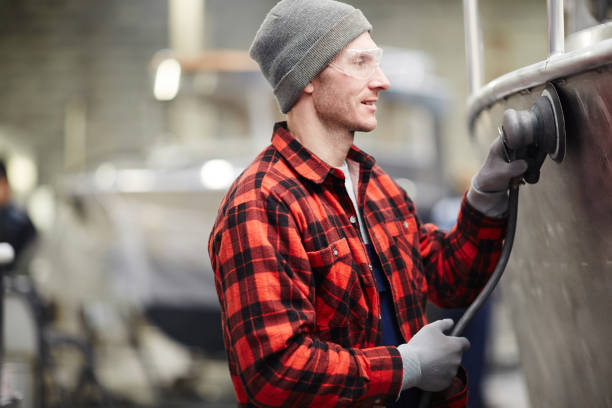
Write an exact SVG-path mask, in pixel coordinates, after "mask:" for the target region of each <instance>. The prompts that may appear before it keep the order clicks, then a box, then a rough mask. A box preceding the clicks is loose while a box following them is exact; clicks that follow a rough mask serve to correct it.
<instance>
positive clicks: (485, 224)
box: [418, 195, 507, 307]
mask: <svg viewBox="0 0 612 408" xmlns="http://www.w3.org/2000/svg"><path fill="white" fill-rule="evenodd" d="M506 221H507V219H506V218H493V217H488V216H486V215H485V214H483V213H481V212H480V211H478V210H476V209H475V208H474V207H473V206H472V205H471V204H470V203H469V201H468V200H467V198H466V196H465V195H464V197H463V201H462V204H461V210H460V212H459V217H458V219H457V224H456V225H455V226H454V227H453V229H451V231H450V232H448V233H445V232H444V231H441V230H440V229H438V228H437V227H436V226H435V225H433V224H422V223H420V222H418V229H419V245H420V253H421V257H422V259H423V267H424V271H425V275H426V278H427V284H428V297H429V299H430V300H431V301H432V302H434V303H435V304H437V305H438V306H441V307H467V306H469V304H470V303H471V302H472V301H473V300H474V299H475V298H476V296H478V293H480V291H481V289H482V288H483V287H484V286H485V284H486V283H487V280H488V279H489V277H490V276H491V274H492V273H493V270H494V269H495V265H496V264H497V260H498V259H499V256H500V253H501V247H502V242H503V239H504V237H505V232H506Z"/></svg>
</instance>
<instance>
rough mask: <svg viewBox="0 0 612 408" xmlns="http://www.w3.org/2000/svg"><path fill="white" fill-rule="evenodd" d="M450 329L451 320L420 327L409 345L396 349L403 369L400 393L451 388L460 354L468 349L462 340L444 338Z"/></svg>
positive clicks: (467, 345) (466, 341)
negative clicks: (409, 389) (406, 390)
mask: <svg viewBox="0 0 612 408" xmlns="http://www.w3.org/2000/svg"><path fill="white" fill-rule="evenodd" d="M452 327H453V320H452V319H444V320H438V321H435V322H433V323H430V324H428V325H426V326H423V327H422V328H421V330H419V331H418V332H417V334H415V335H414V336H413V337H412V338H411V339H410V341H409V342H408V343H405V344H401V345H400V346H398V348H397V349H398V350H399V352H400V354H401V356H402V363H403V367H404V375H403V378H402V391H404V390H405V389H408V388H412V387H418V388H420V389H422V390H425V391H441V390H443V389H446V388H448V386H450V384H451V381H452V379H453V377H454V376H455V375H456V374H457V370H458V369H459V365H460V364H461V357H462V356H463V353H464V352H465V351H467V350H468V349H469V348H470V342H469V340H468V339H466V338H465V337H452V336H447V335H445V334H444V332H445V331H446V330H449V329H450V328H452Z"/></svg>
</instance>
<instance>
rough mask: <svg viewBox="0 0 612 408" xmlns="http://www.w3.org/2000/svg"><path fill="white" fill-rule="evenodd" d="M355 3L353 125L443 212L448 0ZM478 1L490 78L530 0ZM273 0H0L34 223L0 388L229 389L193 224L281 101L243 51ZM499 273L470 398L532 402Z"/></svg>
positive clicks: (451, 112) (456, 148) (3, 90)
mask: <svg viewBox="0 0 612 408" xmlns="http://www.w3.org/2000/svg"><path fill="white" fill-rule="evenodd" d="M350 3H352V4H353V5H354V6H356V7H358V8H361V9H362V10H363V12H364V13H365V15H366V16H367V17H368V19H369V20H370V21H371V22H372V24H373V26H374V31H373V38H374V39H375V41H376V42H377V43H378V44H379V45H381V46H382V47H383V48H384V49H385V58H384V60H383V69H384V71H385V72H386V73H387V75H388V77H389V78H390V80H391V83H392V86H391V89H390V90H389V91H388V92H386V93H384V94H383V95H382V98H381V102H380V105H379V116H378V118H379V128H378V129H377V130H376V131H375V132H373V133H372V134H359V135H358V136H357V142H356V143H357V144H358V145H359V146H360V147H362V148H363V149H364V150H366V151H368V152H370V153H371V154H373V155H374V156H375V157H376V158H377V160H378V163H379V164H380V165H382V166H383V168H385V169H386V170H387V171H388V172H389V173H390V174H392V176H393V177H395V178H396V179H397V180H398V182H399V183H400V184H401V185H402V186H404V187H405V188H406V190H407V191H408V192H409V193H410V194H411V195H412V197H413V198H414V199H415V201H416V202H417V205H418V208H419V213H420V215H421V217H422V218H423V219H425V220H435V221H437V222H439V223H440V224H442V225H448V223H449V218H450V219H451V220H452V218H453V217H454V216H455V215H456V210H457V206H456V198H457V197H458V196H460V195H461V194H462V192H463V191H464V190H465V189H466V187H467V185H468V183H469V179H470V177H471V175H472V174H473V173H474V172H475V171H476V170H477V168H478V166H479V164H480V157H482V152H478V151H475V149H477V147H476V146H475V145H474V144H472V143H471V142H470V136H469V134H468V130H467V125H466V108H467V105H466V100H467V97H468V86H467V74H466V68H465V66H466V64H465V56H464V29H463V10H462V4H461V1H459V0H456V1H451V0H428V1H418V0H353V1H350ZM481 3H482V4H480V16H481V20H482V25H483V38H484V41H485V43H484V49H485V50H486V52H485V55H484V56H485V66H486V72H485V80H486V81H489V80H491V79H493V78H495V77H498V76H500V75H502V74H504V73H506V72H509V71H511V70H514V69H516V68H519V67H521V66H524V65H528V64H531V63H534V62H537V61H540V60H543V59H545V58H546V56H547V48H546V46H547V45H546V2H545V1H533V0H515V1H511V2H509V1H503V0H489V1H486V2H481ZM274 4H275V0H105V1H96V0H47V1H42V0H3V1H2V2H0V51H1V56H2V58H1V61H0V78H1V80H0V157H1V158H2V159H3V160H4V162H5V163H6V168H7V174H8V180H9V184H10V187H11V190H12V202H14V203H15V204H16V205H17V206H18V207H19V208H22V209H25V210H27V212H28V213H29V215H30V217H31V219H32V222H33V224H34V226H35V228H36V231H37V237H36V239H35V241H34V242H33V244H32V247H31V248H30V250H29V252H27V253H26V254H25V255H24V256H22V257H21V259H19V262H18V264H17V265H14V267H13V268H11V271H6V274H7V276H8V277H7V279H6V280H5V282H6V290H5V292H6V293H5V299H4V309H5V322H4V352H5V355H4V362H3V367H2V373H3V375H2V389H3V390H4V391H3V392H4V393H5V395H7V393H12V394H14V395H19V396H20V398H21V400H20V402H19V405H18V406H19V407H23V408H29V407H43V406H45V407H72V406H77V407H88V406H104V407H105V406H109V407H110V406H113V407H123V406H126V407H127V406H134V407H192V406H193V407H196V406H197V407H226V406H227V407H230V406H235V403H234V396H233V388H232V386H231V382H230V379H229V374H228V369H227V366H226V363H225V352H224V349H223V344H222V340H221V334H220V322H219V312H218V306H217V298H216V293H215V289H214V282H213V276H212V271H211V267H210V264H209V260H208V254H207V249H206V243H207V239H208V234H209V232H210V229H211V226H212V223H213V220H214V217H215V215H216V212H217V207H218V204H219V202H220V200H221V198H222V196H223V193H224V191H225V189H226V188H227V187H228V186H229V184H230V183H231V182H232V180H233V179H234V178H235V177H236V176H237V175H238V174H239V172H240V171H241V168H243V167H244V166H245V165H246V164H247V163H248V162H249V161H250V159H251V158H252V157H253V156H254V155H255V153H256V152H258V151H259V150H260V149H261V148H262V147H264V146H265V145H266V144H267V143H268V142H269V140H270V136H271V131H272V123H273V122H274V121H276V120H279V119H281V118H282V117H281V116H280V114H279V113H278V109H277V107H276V103H275V101H274V99H273V97H272V93H271V90H270V88H269V86H268V84H267V83H266V82H265V80H264V79H263V77H262V76H261V75H260V73H259V72H258V71H257V67H256V66H255V65H254V63H253V62H252V61H251V60H250V59H249V58H248V56H247V53H246V51H247V49H248V47H249V45H250V42H251V39H252V38H253V36H254V34H255V32H256V30H257V28H258V26H259V24H260V23H261V21H262V20H263V18H264V16H265V14H266V13H267V11H268V10H269V9H270V8H271V7H272V6H273V5H274ZM502 286H503V283H502ZM502 292H503V291H502ZM502 292H500V293H498V294H497V295H496V296H495V298H494V299H493V303H494V305H493V306H494V307H492V311H491V314H492V318H491V319H490V321H491V325H490V327H489V329H488V331H487V333H489V334H488V335H487V334H486V333H484V332H482V335H483V344H484V346H483V347H479V348H478V349H479V350H484V356H483V357H482V358H481V359H480V361H481V362H482V382H481V383H482V385H483V388H482V403H481V404H479V405H476V404H477V403H474V405H473V406H474V407H477V406H487V407H513V408H521V407H528V406H529V403H528V391H527V387H526V384H525V382H524V380H523V377H522V375H521V369H520V364H519V350H518V348H517V347H516V343H515V340H514V334H513V333H514V332H513V329H512V327H511V324H510V319H509V318H508V316H507V312H506V309H504V306H503V293H502Z"/></svg>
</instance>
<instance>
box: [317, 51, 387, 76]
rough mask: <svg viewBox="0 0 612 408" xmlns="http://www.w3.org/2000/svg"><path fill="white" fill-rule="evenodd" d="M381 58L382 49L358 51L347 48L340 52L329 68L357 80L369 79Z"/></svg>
mask: <svg viewBox="0 0 612 408" xmlns="http://www.w3.org/2000/svg"><path fill="white" fill-rule="evenodd" d="M382 56H383V50H382V48H378V47H376V48H368V49H365V50H359V49H356V48H349V49H347V50H344V51H342V53H341V54H340V55H338V56H337V57H336V59H334V60H333V61H332V62H330V63H329V66H330V67H332V68H334V69H336V70H338V71H340V72H343V73H345V74H346V75H348V76H351V77H353V78H357V79H369V78H370V77H371V76H372V75H374V72H376V68H378V66H379V65H380V60H381V59H382Z"/></svg>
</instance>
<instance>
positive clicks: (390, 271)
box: [208, 0, 526, 407]
mask: <svg viewBox="0 0 612 408" xmlns="http://www.w3.org/2000/svg"><path fill="white" fill-rule="evenodd" d="M371 28H372V27H371V25H370V23H369V22H368V21H367V19H366V18H365V17H364V16H363V14H362V13H361V11H359V10H357V9H355V8H353V7H352V6H350V5H348V4H345V3H340V2H337V1H333V0H283V1H280V2H279V3H278V4H277V5H276V6H275V7H274V8H273V9H272V10H271V11H270V12H269V13H268V15H267V17H266V18H265V20H264V22H263V23H262V25H261V27H260V29H259V31H258V32H257V34H256V36H255V39H254V41H253V44H252V46H251V50H250V53H251V56H252V57H253V59H255V61H257V62H258V64H259V65H260V67H261V70H262V72H263V74H264V76H265V77H266V78H267V79H268V81H269V82H270V83H271V85H272V86H273V88H274V94H275V96H276V98H277V100H278V103H279V106H280V108H281V111H282V112H283V113H286V114H287V121H286V122H281V123H277V124H276V125H275V127H274V133H273V136H272V144H271V145H270V146H268V147H267V148H266V149H264V150H263V151H262V152H261V153H260V154H259V155H258V156H257V157H256V158H255V160H254V161H253V163H252V164H251V165H250V166H248V167H247V169H246V170H245V171H244V172H243V173H242V174H241V175H240V176H239V177H238V179H237V180H236V181H235V182H234V184H233V185H232V186H231V187H230V189H229V191H228V193H227V194H226V196H225V198H224V200H223V202H222V203H221V207H220V209H219V214H218V217H217V220H216V223H215V225H214V227H213V230H212V233H211V236H210V240H209V246H208V249H209V254H210V257H211V261H212V266H213V269H214V271H215V283H216V287H217V293H218V296H219V301H220V304H221V312H222V323H223V333H224V337H225V346H226V349H227V353H228V359H229V367H230V372H231V375H232V380H233V383H234V387H235V391H236V396H237V399H238V402H239V406H243V407H249V406H258V407H264V406H265V407H268V406H278V407H288V406H312V407H329V406H385V405H386V406H393V404H396V405H397V406H416V404H417V403H418V398H419V395H418V393H419V390H427V391H442V390H445V389H447V388H448V387H449V386H450V388H448V389H447V390H446V391H445V392H443V393H439V394H437V396H436V397H434V400H435V401H436V404H440V405H437V406H453V407H454V406H462V405H461V404H463V405H465V382H466V379H465V375H464V373H463V372H462V371H461V372H459V375H458V376H457V377H456V376H455V375H456V374H457V373H458V367H459V364H460V361H461V355H462V353H463V351H465V350H466V349H467V348H468V347H469V342H468V341H467V339H465V338H456V337H450V336H446V335H445V334H444V331H446V330H448V329H450V327H451V326H452V321H451V320H442V321H436V322H433V323H431V324H427V321H426V318H425V303H426V300H427V299H429V300H431V301H433V302H435V303H437V304H439V305H441V306H444V307H451V306H452V307H460V306H465V305H467V304H469V302H471V301H472V300H473V299H474V298H475V297H476V295H477V294H478V292H479V290H480V289H481V288H482V287H483V286H484V284H485V283H486V281H487V278H488V276H489V274H490V273H491V272H492V269H493V268H494V266H495V262H496V260H497V258H498V255H499V250H500V247H501V242H502V239H503V236H504V232H505V231H504V228H505V220H504V218H503V217H501V216H502V215H503V213H504V212H505V210H506V208H507V193H506V189H507V186H508V182H509V180H510V179H511V178H512V177H515V176H518V175H520V174H522V173H523V172H524V170H525V167H526V165H525V163H523V162H514V163H511V164H507V163H505V162H504V161H503V159H502V158H501V152H502V146H501V144H500V143H499V142H497V143H496V144H494V145H493V146H492V151H491V153H490V154H489V157H488V159H487V162H486V163H485V165H484V166H483V168H482V169H481V170H480V171H479V173H478V174H477V175H476V176H475V178H474V181H473V186H472V188H471V189H470V191H469V192H468V194H467V198H464V200H463V204H462V208H461V213H460V215H459V219H458V223H457V226H456V228H455V229H453V230H452V231H451V232H450V233H448V234H445V233H443V232H441V231H440V230H438V229H437V228H436V227H435V226H434V225H431V224H425V225H424V224H422V223H421V222H420V221H419V219H418V218H417V216H416V213H415V207H414V204H413V202H412V201H411V200H410V198H409V197H408V196H407V195H406V193H405V192H404V191H403V190H402V189H401V188H400V187H398V185H397V184H395V183H394V182H393V180H392V179H391V178H390V177H389V176H388V175H387V174H385V172H384V171H383V170H382V169H381V168H380V167H378V166H377V165H376V164H375V162H374V159H373V158H372V157H371V156H369V155H367V154H366V153H364V152H362V151H360V150H359V149H358V148H357V147H355V146H354V145H353V139H354V132H355V131H361V132H369V131H371V130H373V129H374V128H375V127H376V125H377V121H376V101H377V100H378V97H379V94H380V92H382V91H384V90H386V89H387V88H388V87H389V86H390V84H389V81H388V80H387V78H386V77H385V75H384V73H383V72H382V71H381V69H380V67H379V62H380V58H381V54H382V51H381V50H380V49H379V48H378V47H377V46H376V44H375V43H374V41H373V40H372V37H371V36H370V31H371ZM486 192H490V193H486ZM398 397H399V400H398Z"/></svg>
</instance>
